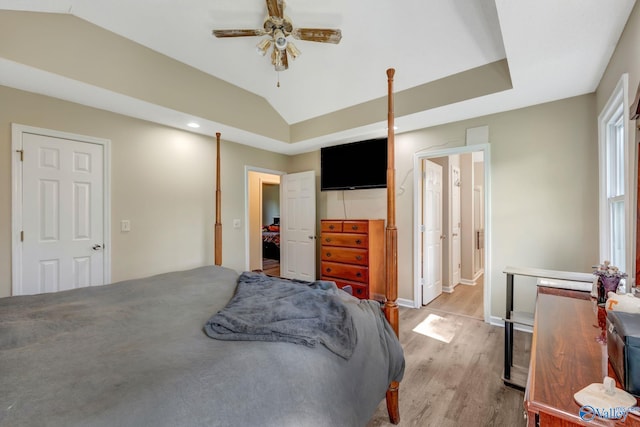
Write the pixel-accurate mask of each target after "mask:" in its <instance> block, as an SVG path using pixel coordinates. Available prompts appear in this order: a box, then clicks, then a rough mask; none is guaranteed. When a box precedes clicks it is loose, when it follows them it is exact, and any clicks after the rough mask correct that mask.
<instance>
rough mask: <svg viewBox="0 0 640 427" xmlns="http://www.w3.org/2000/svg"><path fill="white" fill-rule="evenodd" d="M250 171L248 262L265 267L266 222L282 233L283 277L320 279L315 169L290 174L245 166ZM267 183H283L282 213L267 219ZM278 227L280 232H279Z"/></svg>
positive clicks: (247, 177) (280, 209) (248, 191)
mask: <svg viewBox="0 0 640 427" xmlns="http://www.w3.org/2000/svg"><path fill="white" fill-rule="evenodd" d="M245 172H246V197H247V200H246V206H247V211H246V221H245V222H246V224H247V228H246V248H247V255H246V258H245V260H246V265H247V269H248V270H252V271H255V270H259V271H262V270H263V267H264V266H263V229H264V226H265V225H266V224H265V223H264V221H266V222H267V223H270V224H269V225H272V226H275V225H276V224H273V223H274V222H275V221H277V222H278V224H277V227H272V230H274V231H271V232H272V233H275V232H277V233H279V236H278V240H279V256H280V259H279V270H280V271H279V276H280V277H284V278H287V279H298V280H305V281H313V280H315V279H316V270H315V269H316V183H315V171H305V172H296V173H291V174H286V173H284V172H277V171H271V170H265V169H259V168H254V167H250V166H245ZM263 184H279V187H278V191H279V214H280V215H279V216H275V215H271V216H267V217H266V219H263V202H262V201H263V199H264V194H263ZM267 229H269V227H268V226H267ZM276 229H277V231H275V230H276Z"/></svg>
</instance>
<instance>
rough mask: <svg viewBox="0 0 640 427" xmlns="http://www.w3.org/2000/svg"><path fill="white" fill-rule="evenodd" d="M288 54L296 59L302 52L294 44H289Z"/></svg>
mask: <svg viewBox="0 0 640 427" xmlns="http://www.w3.org/2000/svg"><path fill="white" fill-rule="evenodd" d="M287 53H288V54H289V55H291V57H292V58H293V59H296V58H297V57H298V56H300V54H301V53H302V52H300V50H299V49H298V48H297V47H296V45H294V44H293V43H292V42H289V43H287Z"/></svg>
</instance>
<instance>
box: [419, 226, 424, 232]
mask: <svg viewBox="0 0 640 427" xmlns="http://www.w3.org/2000/svg"><path fill="white" fill-rule="evenodd" d="M418 231H419V232H420V233H424V224H420V225H419V226H418Z"/></svg>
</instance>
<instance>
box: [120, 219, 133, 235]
mask: <svg viewBox="0 0 640 427" xmlns="http://www.w3.org/2000/svg"><path fill="white" fill-rule="evenodd" d="M120 231H122V232H124V233H126V232H129V231H131V221H129V220H128V219H123V220H122V221H120Z"/></svg>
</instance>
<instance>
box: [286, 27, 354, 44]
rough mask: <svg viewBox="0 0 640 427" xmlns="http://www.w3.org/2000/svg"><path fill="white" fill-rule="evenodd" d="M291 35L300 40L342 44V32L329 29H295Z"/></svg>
mask: <svg viewBox="0 0 640 427" xmlns="http://www.w3.org/2000/svg"><path fill="white" fill-rule="evenodd" d="M291 35H292V36H293V37H295V38H296V39H299V40H307V41H310V42H320V43H334V44H338V43H340V40H341V39H342V31H340V30H333V29H329V28H295V29H294V30H293V31H292V32H291Z"/></svg>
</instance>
